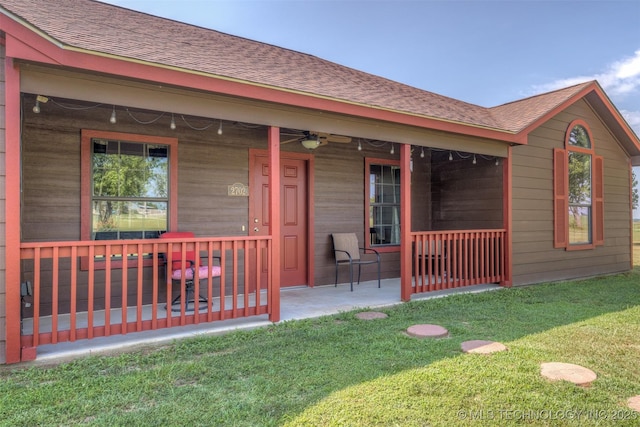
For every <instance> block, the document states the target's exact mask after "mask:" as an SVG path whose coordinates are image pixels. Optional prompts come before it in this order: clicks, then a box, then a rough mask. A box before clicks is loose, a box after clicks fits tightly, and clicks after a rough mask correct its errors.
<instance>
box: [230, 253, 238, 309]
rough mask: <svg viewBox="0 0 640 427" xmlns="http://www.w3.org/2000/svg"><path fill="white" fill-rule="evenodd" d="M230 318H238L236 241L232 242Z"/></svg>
mask: <svg viewBox="0 0 640 427" xmlns="http://www.w3.org/2000/svg"><path fill="white" fill-rule="evenodd" d="M231 309H232V317H233V318H234V319H235V318H236V317H238V241H237V240H234V241H233V291H232V306H231Z"/></svg>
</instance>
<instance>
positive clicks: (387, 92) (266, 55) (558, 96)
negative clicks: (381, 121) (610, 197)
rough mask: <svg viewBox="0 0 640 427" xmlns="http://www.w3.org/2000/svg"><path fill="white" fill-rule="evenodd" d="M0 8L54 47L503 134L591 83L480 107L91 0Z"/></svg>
mask: <svg viewBox="0 0 640 427" xmlns="http://www.w3.org/2000/svg"><path fill="white" fill-rule="evenodd" d="M0 7H1V8H2V9H5V14H7V15H8V16H9V17H11V18H13V19H14V20H16V21H18V22H21V23H23V24H24V25H28V26H31V27H32V29H33V30H35V31H36V32H38V33H40V34H41V35H43V36H45V37H46V38H48V39H49V40H51V41H52V42H53V43H55V44H57V45H58V46H59V47H60V48H62V49H72V50H80V51H84V52H86V53H90V54H95V55H108V56H112V57H118V58H121V59H123V60H128V61H136V62H143V63H147V64H152V65H154V66H159V67H168V68H172V69H179V70H183V71H185V72H192V73H194V72H195V73H198V74H203V75H209V76H211V77H221V78H227V79H233V80H234V81H240V82H246V83H247V84H255V85H261V86H266V87H271V88H276V89H279V90H285V91H293V92H297V93H304V94H308V95H310V96H316V97H322V98H327V99H332V100H336V101H339V102H346V103H350V104H357V105H362V106H367V107H372V108H379V109H384V110H390V111H395V112H400V113H404V114H410V115H414V116H421V117H427V118H433V119H436V120H443V121H450V122H456V123H461V124H466V125H470V126H476V127H484V128H490V129H495V130H498V131H503V132H507V133H517V132H518V131H520V130H522V129H524V128H526V127H527V126H528V125H530V124H531V123H533V122H535V121H536V120H537V119H538V118H539V117H541V115H543V114H545V113H546V112H548V111H549V110H551V109H553V107H555V106H558V105H560V104H562V103H564V102H566V101H567V100H568V99H570V98H571V97H572V96H574V95H575V94H576V93H578V92H580V90H582V89H583V88H584V87H585V86H586V85H589V84H591V83H585V84H582V85H577V86H573V87H571V88H567V89H564V90H559V91H555V92H551V93H548V94H543V95H538V96H535V97H532V98H528V99H525V100H521V101H517V102H512V103H508V104H504V105H501V106H498V107H494V108H485V107H481V106H478V105H474V104H470V103H466V102H463V101H459V100H456V99H453V98H449V97H446V96H442V95H438V94H435V93H433V92H429V91H425V90H422V89H418V88H415V87H411V86H408V85H405V84H402V83H398V82H395V81H392V80H389V79H385V78H383V77H379V76H375V75H372V74H369V73H365V72H362V71H358V70H355V69H352V68H349V67H345V66H342V65H339V64H336V63H333V62H330V61H326V60H324V59H321V58H318V57H316V56H313V55H308V54H305V53H300V52H296V51H293V50H289V49H285V48H281V47H277V46H273V45H270V44H266V43H261V42H257V41H253V40H248V39H245V38H242V37H237V36H232V35H229V34H225V33H221V32H219V31H214V30H211V29H206V28H201V27H197V26H193V25H188V24H184V23H181V22H177V21H173V20H170V19H165V18H160V17H156V16H152V15H148V14H145V13H141V12H137V11H133V10H129V9H125V8H122V7H118V6H113V5H109V4H105V3H100V2H98V1H94V0H56V1H42V0H0Z"/></svg>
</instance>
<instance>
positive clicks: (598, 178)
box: [593, 156, 604, 245]
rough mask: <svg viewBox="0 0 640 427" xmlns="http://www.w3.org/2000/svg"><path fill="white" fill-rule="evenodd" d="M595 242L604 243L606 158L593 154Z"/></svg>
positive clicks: (597, 243)
mask: <svg viewBox="0 0 640 427" xmlns="http://www.w3.org/2000/svg"><path fill="white" fill-rule="evenodd" d="M593 244H594V245H604V159H603V158H602V156H593Z"/></svg>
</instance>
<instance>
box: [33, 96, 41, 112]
mask: <svg viewBox="0 0 640 427" xmlns="http://www.w3.org/2000/svg"><path fill="white" fill-rule="evenodd" d="M33 112H34V113H36V114H40V101H39V100H37V99H36V105H34V106H33Z"/></svg>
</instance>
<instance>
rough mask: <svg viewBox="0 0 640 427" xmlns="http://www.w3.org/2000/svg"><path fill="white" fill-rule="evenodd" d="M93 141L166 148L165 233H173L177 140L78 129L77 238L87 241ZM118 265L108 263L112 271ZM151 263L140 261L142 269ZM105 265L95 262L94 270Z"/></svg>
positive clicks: (131, 261)
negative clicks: (167, 209)
mask: <svg viewBox="0 0 640 427" xmlns="http://www.w3.org/2000/svg"><path fill="white" fill-rule="evenodd" d="M93 138H102V139H115V140H120V141H127V142H138V143H141V144H162V145H168V146H169V230H176V229H177V225H178V138H172V137H165V136H153V135H142V134H135V133H124V132H110V131H101V130H90V129H82V131H81V133H80V159H81V167H80V173H81V177H80V180H81V194H80V239H81V240H84V241H86V240H91V140H92V139H93ZM88 261H89V260H88V259H87V258H86V257H83V258H82V260H81V263H80V264H81V269H83V270H86V269H88V266H89V262H88ZM137 263H138V261H137V260H136V259H128V260H127V266H130V267H134V266H136V265H137ZM122 264H123V261H122V260H114V261H111V267H112V268H122ZM152 264H153V260H152V259H150V258H149V259H145V260H144V262H143V265H145V266H148V265H152ZM105 265H106V263H105V262H104V261H95V263H94V268H95V269H96V270H98V269H104V268H105Z"/></svg>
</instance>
